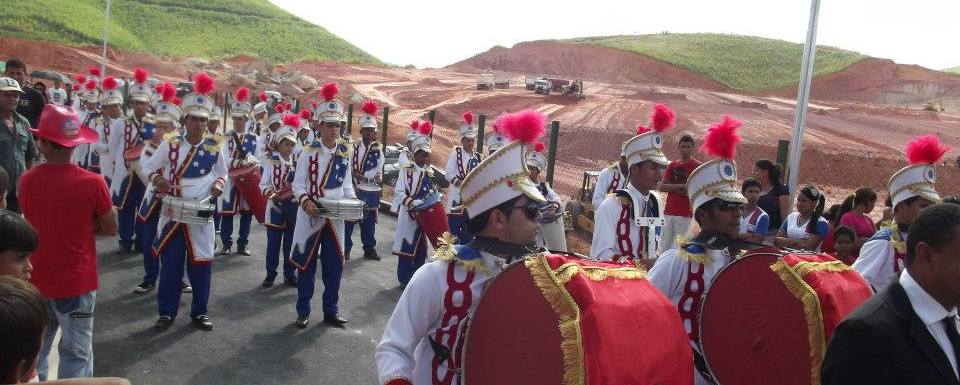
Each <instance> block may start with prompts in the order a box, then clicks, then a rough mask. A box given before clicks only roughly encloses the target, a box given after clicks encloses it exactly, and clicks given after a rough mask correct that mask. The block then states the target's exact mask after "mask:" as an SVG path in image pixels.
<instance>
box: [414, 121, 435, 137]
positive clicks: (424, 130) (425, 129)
mask: <svg viewBox="0 0 960 385" xmlns="http://www.w3.org/2000/svg"><path fill="white" fill-rule="evenodd" d="M417 132H419V133H420V135H423V136H430V134H431V133H432V132H433V123H430V121H429V120H425V121H423V123H420V126H419V127H417Z"/></svg>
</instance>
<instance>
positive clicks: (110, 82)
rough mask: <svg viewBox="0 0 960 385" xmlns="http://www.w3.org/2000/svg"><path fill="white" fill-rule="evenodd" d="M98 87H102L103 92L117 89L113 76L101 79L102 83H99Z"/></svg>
mask: <svg viewBox="0 0 960 385" xmlns="http://www.w3.org/2000/svg"><path fill="white" fill-rule="evenodd" d="M100 85H102V86H103V89H104V90H112V89H116V88H117V79H114V78H113V76H107V77H105V78H103V81H102V82H100Z"/></svg>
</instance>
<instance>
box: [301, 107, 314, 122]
mask: <svg viewBox="0 0 960 385" xmlns="http://www.w3.org/2000/svg"><path fill="white" fill-rule="evenodd" d="M300 118H301V119H305V120H310V119H313V113H312V112H310V110H308V109H306V108H304V109H302V110H300Z"/></svg>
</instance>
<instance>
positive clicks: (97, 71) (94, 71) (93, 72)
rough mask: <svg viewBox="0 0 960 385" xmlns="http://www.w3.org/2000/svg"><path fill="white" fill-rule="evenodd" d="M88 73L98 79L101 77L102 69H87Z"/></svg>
mask: <svg viewBox="0 0 960 385" xmlns="http://www.w3.org/2000/svg"><path fill="white" fill-rule="evenodd" d="M87 73H88V74H90V75H93V76H96V77H100V67H90V68H87Z"/></svg>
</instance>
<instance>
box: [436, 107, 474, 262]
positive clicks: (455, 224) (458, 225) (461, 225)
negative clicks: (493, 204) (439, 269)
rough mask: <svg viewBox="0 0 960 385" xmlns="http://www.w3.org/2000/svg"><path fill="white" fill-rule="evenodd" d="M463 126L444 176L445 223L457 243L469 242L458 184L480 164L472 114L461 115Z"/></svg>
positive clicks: (448, 160) (448, 159)
mask: <svg viewBox="0 0 960 385" xmlns="http://www.w3.org/2000/svg"><path fill="white" fill-rule="evenodd" d="M462 119H463V125H462V126H460V145H461V146H456V147H454V148H453V151H451V152H450V156H449V157H448V158H447V168H446V171H445V176H446V178H447V181H449V182H450V189H449V190H448V193H449V194H450V196H448V197H447V207H446V208H447V222H448V223H449V226H450V233H451V234H453V236H454V237H456V238H457V241H458V242H459V243H467V242H470V232H468V231H466V229H465V227H466V221H467V217H466V215H465V214H464V213H463V208H462V207H461V206H460V203H461V200H460V183H461V182H463V178H465V177H466V176H467V173H468V172H470V170H473V168H474V167H477V165H478V164H480V153H478V152H477V151H476V147H477V129H476V127H474V126H473V114H472V113H471V112H469V111H467V112H465V113H463V117H462Z"/></svg>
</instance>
